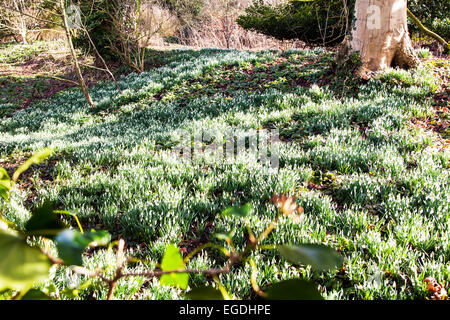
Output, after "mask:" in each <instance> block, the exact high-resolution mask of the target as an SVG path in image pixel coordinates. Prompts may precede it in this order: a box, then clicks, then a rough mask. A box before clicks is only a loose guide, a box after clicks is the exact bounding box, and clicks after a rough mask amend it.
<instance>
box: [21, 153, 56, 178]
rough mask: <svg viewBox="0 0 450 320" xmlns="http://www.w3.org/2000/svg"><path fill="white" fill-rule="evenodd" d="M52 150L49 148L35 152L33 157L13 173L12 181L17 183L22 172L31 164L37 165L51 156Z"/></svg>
mask: <svg viewBox="0 0 450 320" xmlns="http://www.w3.org/2000/svg"><path fill="white" fill-rule="evenodd" d="M52 152H53V149H51V148H45V149H44V150H41V151H39V152H36V153H35V154H34V155H32V156H31V158H30V159H28V160H27V161H25V162H24V163H23V164H22V165H21V166H20V167H19V168H18V169H17V170H16V172H14V175H13V181H17V179H19V176H20V175H21V174H22V173H23V172H24V171H27V170H28V169H29V168H30V167H31V165H32V164H39V163H41V162H42V161H44V160H45V159H47V158H48V157H50V155H51V154H52Z"/></svg>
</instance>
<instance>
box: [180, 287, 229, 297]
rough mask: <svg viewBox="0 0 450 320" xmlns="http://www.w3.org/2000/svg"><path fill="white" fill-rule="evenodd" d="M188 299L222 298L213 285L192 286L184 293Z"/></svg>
mask: <svg viewBox="0 0 450 320" xmlns="http://www.w3.org/2000/svg"><path fill="white" fill-rule="evenodd" d="M186 298H188V299H190V300H223V296H222V293H221V292H220V290H217V289H215V288H213V287H201V288H194V289H192V290H191V291H189V292H188V293H186Z"/></svg>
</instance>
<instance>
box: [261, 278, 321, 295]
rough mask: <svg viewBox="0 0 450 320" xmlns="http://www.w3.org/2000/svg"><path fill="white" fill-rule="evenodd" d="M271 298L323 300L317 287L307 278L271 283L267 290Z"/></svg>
mask: <svg viewBox="0 0 450 320" xmlns="http://www.w3.org/2000/svg"><path fill="white" fill-rule="evenodd" d="M266 298H267V299H269V300H323V297H322V296H321V295H320V293H319V291H318V290H317V287H316V286H315V285H314V284H312V283H311V282H308V281H306V280H301V279H290V280H284V281H281V282H278V283H275V284H273V285H271V286H270V287H269V288H268V289H267V291H266Z"/></svg>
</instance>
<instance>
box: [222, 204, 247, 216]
mask: <svg viewBox="0 0 450 320" xmlns="http://www.w3.org/2000/svg"><path fill="white" fill-rule="evenodd" d="M252 209H253V207H252V204H251V203H247V204H245V205H243V206H233V207H230V208H227V209H226V210H224V211H223V212H222V215H224V216H235V217H241V218H243V217H247V216H248V215H249V214H250V213H251V211H252Z"/></svg>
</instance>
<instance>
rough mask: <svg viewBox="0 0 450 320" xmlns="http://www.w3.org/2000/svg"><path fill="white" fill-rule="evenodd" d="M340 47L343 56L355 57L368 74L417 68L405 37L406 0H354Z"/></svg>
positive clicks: (408, 41)
mask: <svg viewBox="0 0 450 320" xmlns="http://www.w3.org/2000/svg"><path fill="white" fill-rule="evenodd" d="M344 46H346V47H347V48H345V49H344V50H343V51H344V55H346V56H348V55H350V54H352V53H356V52H357V53H359V55H360V59H361V61H362V63H363V67H365V68H366V69H369V70H371V71H378V70H381V69H385V68H388V67H391V66H399V67H401V68H410V67H415V66H418V65H419V64H420V61H419V59H418V57H417V55H416V53H415V51H414V49H413V47H412V43H411V39H410V37H409V33H408V23H407V1H406V0H357V1H356V6H355V21H354V26H353V29H352V32H351V35H350V38H347V40H346V43H345V44H344Z"/></svg>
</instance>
